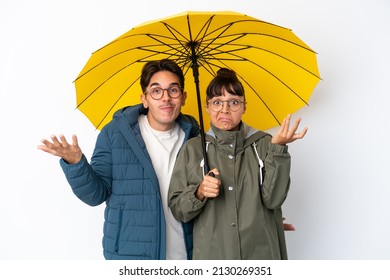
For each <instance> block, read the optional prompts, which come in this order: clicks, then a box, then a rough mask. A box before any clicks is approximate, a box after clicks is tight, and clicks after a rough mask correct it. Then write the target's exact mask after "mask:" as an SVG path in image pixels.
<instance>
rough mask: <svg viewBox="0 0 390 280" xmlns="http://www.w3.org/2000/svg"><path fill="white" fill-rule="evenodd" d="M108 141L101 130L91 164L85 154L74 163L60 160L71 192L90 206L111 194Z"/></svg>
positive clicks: (101, 201)
mask: <svg viewBox="0 0 390 280" xmlns="http://www.w3.org/2000/svg"><path fill="white" fill-rule="evenodd" d="M108 143H109V142H108V138H107V137H106V135H105V134H104V133H103V131H102V132H101V133H100V134H99V136H98V139H97V142H96V146H95V150H94V153H93V156H92V159H91V164H89V163H88V161H87V159H86V157H85V155H83V157H82V159H81V160H80V161H79V162H78V163H76V164H68V163H66V162H65V161H64V160H63V159H61V160H60V164H61V167H62V170H63V171H64V173H65V176H66V179H67V180H68V183H69V184H70V186H71V187H72V191H73V193H74V194H75V195H76V196H77V197H78V198H79V199H80V200H82V201H83V202H85V203H86V204H88V205H91V206H96V205H99V204H101V203H103V202H104V201H106V200H107V198H108V197H109V196H110V194H111V182H112V157H111V154H112V153H111V151H110V149H109V144H108Z"/></svg>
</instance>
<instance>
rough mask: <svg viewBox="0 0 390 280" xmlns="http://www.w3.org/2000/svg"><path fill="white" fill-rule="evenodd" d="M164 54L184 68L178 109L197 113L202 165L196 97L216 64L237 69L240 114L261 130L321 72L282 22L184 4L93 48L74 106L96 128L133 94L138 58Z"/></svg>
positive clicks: (298, 100) (291, 108) (134, 98)
mask: <svg viewBox="0 0 390 280" xmlns="http://www.w3.org/2000/svg"><path fill="white" fill-rule="evenodd" d="M163 58H170V59H172V60H174V61H176V62H177V63H178V64H179V65H180V66H181V68H182V70H183V72H184V74H185V77H186V85H185V90H186V91H187V100H186V105H185V106H184V107H183V110H182V111H183V113H187V114H191V115H193V116H194V117H198V121H199V123H200V127H201V136H202V139H203V141H202V142H203V147H202V148H203V153H204V158H205V165H207V154H206V152H205V144H204V138H205V136H204V123H206V124H207V125H208V124H209V118H208V116H207V115H205V116H203V115H204V114H203V111H202V110H203V109H204V106H202V104H204V102H205V101H204V99H205V95H206V87H207V85H208V83H209V82H210V81H211V79H212V78H213V77H214V75H215V74H216V72H217V71H218V69H219V68H221V67H225V68H230V69H233V70H234V71H235V72H236V73H237V75H238V77H239V78H240V80H241V82H242V84H243V86H244V88H245V92H246V100H247V109H246V112H245V114H244V116H243V120H244V121H245V122H247V123H248V124H250V125H251V126H254V127H256V128H258V129H263V130H265V129H268V128H271V127H274V126H277V125H279V124H280V122H281V121H282V120H283V118H284V117H285V116H286V115H287V114H288V113H293V112H295V111H296V110H298V109H299V108H301V107H302V106H304V105H306V104H307V103H308V100H309V98H310V95H311V93H312V91H313V89H314V87H315V86H316V84H317V83H318V81H319V79H320V77H319V72H318V67H317V61H316V53H315V52H314V51H313V50H312V49H311V48H310V47H309V46H307V45H306V44H305V43H304V42H303V41H302V40H300V39H299V38H298V37H297V36H296V35H295V34H294V33H293V32H292V31H291V30H290V29H288V28H284V27H281V26H278V25H275V24H272V23H268V22H265V21H262V20H259V19H256V18H253V17H250V16H247V15H244V14H241V13H236V12H185V13H181V14H178V15H174V16H170V17H167V18H163V19H159V20H154V21H150V22H146V23H144V24H141V25H139V26H136V27H134V28H133V29H131V30H129V31H128V32H126V33H125V34H123V35H122V36H120V37H118V38H117V39H115V40H113V41H112V42H110V43H108V44H107V45H105V46H104V47H102V48H100V49H99V50H97V51H96V52H94V53H93V54H92V55H91V57H90V59H89V60H88V62H87V63H86V65H85V66H84V68H83V69H82V71H81V73H80V74H79V76H78V77H77V79H76V80H75V86H76V96H77V108H78V109H79V110H80V111H81V112H83V113H84V114H85V115H86V116H87V117H88V118H89V119H90V121H91V122H92V123H93V124H94V125H95V127H96V128H97V129H100V128H102V127H103V126H104V125H105V124H106V123H107V122H109V121H110V120H111V119H112V114H113V113H114V112H115V111H116V110H117V109H120V108H122V107H125V106H128V105H132V104H136V103H139V102H140V95H141V94H142V92H141V88H140V84H139V78H140V74H141V69H142V67H143V65H144V64H145V62H147V61H150V60H160V59H163ZM203 118H205V120H203ZM207 168H208V166H206V172H207Z"/></svg>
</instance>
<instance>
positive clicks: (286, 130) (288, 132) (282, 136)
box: [271, 115, 307, 145]
mask: <svg viewBox="0 0 390 280" xmlns="http://www.w3.org/2000/svg"><path fill="white" fill-rule="evenodd" d="M290 121H291V115H287V117H286V118H284V120H283V122H282V124H281V125H280V129H279V130H278V132H277V133H276V134H275V135H274V136H273V137H272V140H271V142H272V143H273V144H279V145H285V144H288V143H291V142H294V141H295V140H297V139H302V138H303V137H304V136H305V134H306V132H307V127H305V128H304V129H303V130H302V132H300V133H297V132H296V131H297V129H298V126H299V123H300V122H301V118H298V119H296V120H295V122H294V124H293V126H292V127H291V129H290Z"/></svg>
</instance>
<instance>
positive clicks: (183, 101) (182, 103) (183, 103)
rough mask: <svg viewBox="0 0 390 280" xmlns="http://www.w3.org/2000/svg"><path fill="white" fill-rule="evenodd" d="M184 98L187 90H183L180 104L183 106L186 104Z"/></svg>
mask: <svg viewBox="0 0 390 280" xmlns="http://www.w3.org/2000/svg"><path fill="white" fill-rule="evenodd" d="M186 99H187V92H186V91H183V96H182V98H181V106H184V105H185V104H186Z"/></svg>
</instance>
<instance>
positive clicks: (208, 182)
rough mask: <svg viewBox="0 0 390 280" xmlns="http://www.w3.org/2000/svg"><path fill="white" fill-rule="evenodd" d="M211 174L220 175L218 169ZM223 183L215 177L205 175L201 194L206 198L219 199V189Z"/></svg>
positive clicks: (201, 185)
mask: <svg viewBox="0 0 390 280" xmlns="http://www.w3.org/2000/svg"><path fill="white" fill-rule="evenodd" d="M209 173H213V174H214V175H219V171H218V169H216V168H214V169H212V170H211V171H210V172H209ZM220 185H221V181H220V180H219V179H218V178H215V177H214V176H210V175H205V176H204V177H203V181H202V183H201V184H200V186H199V188H200V192H201V194H202V195H203V196H204V197H217V196H218V195H219V188H220Z"/></svg>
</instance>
